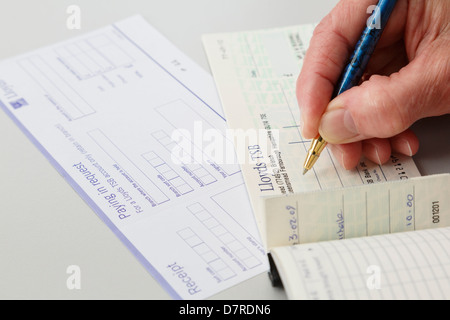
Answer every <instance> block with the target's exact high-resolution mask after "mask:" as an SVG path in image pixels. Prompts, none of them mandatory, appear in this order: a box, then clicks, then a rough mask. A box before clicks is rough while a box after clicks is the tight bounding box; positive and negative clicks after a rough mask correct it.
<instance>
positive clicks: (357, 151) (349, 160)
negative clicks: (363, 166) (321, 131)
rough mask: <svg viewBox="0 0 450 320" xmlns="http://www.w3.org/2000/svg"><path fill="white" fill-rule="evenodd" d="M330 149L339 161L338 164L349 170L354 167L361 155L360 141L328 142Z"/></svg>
mask: <svg viewBox="0 0 450 320" xmlns="http://www.w3.org/2000/svg"><path fill="white" fill-rule="evenodd" d="M327 148H329V149H330V151H331V152H332V153H333V156H334V157H335V158H336V159H337V161H339V163H340V165H341V166H342V167H343V168H344V169H346V170H351V169H354V168H355V167H356V166H357V165H358V162H359V160H360V159H361V155H362V152H361V151H362V143H361V142H354V143H348V144H337V145H334V144H328V147H327Z"/></svg>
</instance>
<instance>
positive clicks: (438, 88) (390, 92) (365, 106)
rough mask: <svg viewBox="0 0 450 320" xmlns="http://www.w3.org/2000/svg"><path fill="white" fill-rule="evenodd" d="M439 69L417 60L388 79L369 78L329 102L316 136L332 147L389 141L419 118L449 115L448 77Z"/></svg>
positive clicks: (384, 77) (379, 77)
mask: <svg viewBox="0 0 450 320" xmlns="http://www.w3.org/2000/svg"><path fill="white" fill-rule="evenodd" d="M421 60H422V61H421ZM445 60H447V59H444V61H445ZM441 61H442V60H441ZM438 64H440V63H438ZM440 67H442V65H440V66H433V64H430V62H429V61H426V60H425V61H423V59H420V58H419V59H415V60H414V61H413V62H412V63H410V64H409V65H407V66H406V67H404V68H403V69H401V70H400V71H399V72H398V73H394V74H392V75H391V76H389V77H387V76H372V77H371V78H370V79H369V80H368V81H366V82H364V83H363V84H362V85H361V86H359V87H354V88H352V89H350V90H348V91H346V92H344V93H342V94H341V95H339V96H338V97H336V98H335V99H334V100H333V101H331V102H330V104H329V105H328V107H327V109H326V111H325V113H324V114H323V116H322V118H321V122H320V126H319V133H320V135H321V136H322V137H323V138H324V139H325V140H326V141H327V142H329V143H333V144H343V143H349V142H355V141H360V140H365V139H369V138H389V137H392V136H395V135H397V134H399V133H401V132H403V131H405V130H406V129H407V128H409V127H410V126H411V125H412V124H413V123H414V122H415V121H417V120H419V119H421V118H424V117H428V116H436V115H441V114H444V113H448V112H450V110H448V109H449V107H448V102H449V89H448V75H446V73H445V72H444V75H442V69H441V71H439V68H440ZM445 69H446V68H444V70H445Z"/></svg>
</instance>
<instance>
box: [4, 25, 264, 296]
mask: <svg viewBox="0 0 450 320" xmlns="http://www.w3.org/2000/svg"><path fill="white" fill-rule="evenodd" d="M0 74H1V77H0V87H1V89H2V90H0V106H1V108H2V109H3V110H4V111H5V112H6V113H7V114H8V115H9V116H10V117H11V118H12V119H13V121H15V123H16V124H17V125H18V126H19V127H20V128H21V129H22V130H23V131H24V133H25V134H26V135H27V136H28V138H29V139H30V140H31V141H33V143H34V144H35V145H36V146H37V147H38V148H39V149H40V150H41V151H42V153H43V154H44V155H45V156H46V157H47V159H48V160H49V161H50V162H51V163H52V164H53V165H54V167H55V168H56V169H57V170H58V171H59V172H60V173H61V174H62V175H63V176H64V177H65V178H66V180H67V181H68V182H69V183H70V185H71V186H72V187H73V188H74V189H75V190H76V191H77V192H78V193H79V194H80V196H81V197H82V198H83V199H84V200H85V201H86V202H87V203H88V204H89V205H90V206H91V208H92V209H93V210H94V211H95V213H96V214H97V215H98V216H99V217H100V218H101V219H102V220H103V221H104V222H105V223H106V224H107V225H108V226H109V227H110V228H111V230H112V231H113V232H114V233H115V234H116V235H117V236H118V237H119V238H120V239H121V240H122V241H123V243H124V244H125V245H127V247H128V248H129V249H130V250H131V251H132V252H133V253H134V254H135V256H136V257H137V259H138V260H139V261H140V262H141V263H142V264H143V265H144V266H145V267H146V268H147V269H148V271H149V272H150V273H151V274H152V275H153V276H154V277H155V278H156V279H157V280H158V281H159V282H160V283H161V285H162V286H164V288H165V289H167V291H168V292H169V293H170V294H171V296H172V297H173V298H175V299H204V298H207V297H210V296H211V295H214V294H216V293H218V292H220V291H222V290H224V289H227V288H229V287H231V286H233V285H235V284H238V283H240V282H242V281H244V280H246V279H249V278H251V277H253V276H255V275H258V274H260V273H262V272H265V271H267V262H266V255H265V252H264V250H263V245H262V244H261V240H260V238H259V234H258V231H257V227H256V224H255V221H254V218H253V213H252V209H251V205H250V201H249V199H248V195H247V191H246V188H245V185H244V180H243V177H242V174H241V171H240V167H239V164H238V163H236V162H235V161H230V159H232V160H234V158H233V156H231V157H230V155H229V150H233V149H232V148H231V149H230V145H231V142H230V139H228V138H227V136H226V130H227V129H226V124H225V119H224V116H223V112H222V109H221V106H220V101H219V98H218V96H217V93H216V89H215V86H214V82H213V79H212V77H211V76H210V75H209V74H208V73H206V72H205V71H204V70H202V69H201V68H200V67H198V66H197V65H196V64H194V63H193V62H192V61H191V60H190V59H189V58H187V57H186V56H185V55H184V54H183V53H182V52H180V51H179V50H178V49H177V48H175V47H174V46H173V45H172V44H171V43H170V42H169V41H168V40H167V39H165V38H164V37H163V36H162V35H160V34H159V33H158V32H157V31H156V30H154V29H153V28H152V27H151V26H150V25H149V24H148V23H147V22H145V21H144V19H143V18H142V17H140V16H136V17H132V18H129V19H127V20H124V21H121V22H118V23H116V24H113V25H110V26H108V27H105V28H102V29H99V30H97V31H94V32H91V33H88V34H86V35H83V36H81V37H77V38H74V39H71V40H68V41H64V42H61V43H58V44H55V45H52V46H49V47H46V48H43V49H40V50H36V51H33V52H30V53H27V54H24V55H21V56H18V57H15V58H12V59H8V60H5V61H3V62H1V63H0ZM211 137H213V138H214V139H215V140H214V141H216V142H218V141H219V142H220V143H216V144H215V145H214V146H213V145H211V143H210V142H211ZM217 145H220V146H222V147H223V150H225V151H227V152H228V154H222V158H220V157H218V156H217V155H218V153H220V152H217V151H218V150H217ZM212 148H216V150H214V151H215V152H211V149H212ZM225 153H226V152H225ZM221 160H223V161H221Z"/></svg>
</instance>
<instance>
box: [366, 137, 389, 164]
mask: <svg viewBox="0 0 450 320" xmlns="http://www.w3.org/2000/svg"><path fill="white" fill-rule="evenodd" d="M362 153H363V155H364V156H365V157H366V158H367V159H369V160H371V161H372V162H374V163H376V164H379V165H382V164H383V163H385V162H387V161H388V160H389V157H390V156H391V144H390V142H389V140H388V139H380V138H373V139H368V140H364V141H363V142H362Z"/></svg>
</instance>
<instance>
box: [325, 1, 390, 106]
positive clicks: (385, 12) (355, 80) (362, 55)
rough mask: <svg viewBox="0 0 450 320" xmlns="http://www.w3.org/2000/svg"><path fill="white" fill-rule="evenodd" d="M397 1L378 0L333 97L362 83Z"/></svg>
mask: <svg viewBox="0 0 450 320" xmlns="http://www.w3.org/2000/svg"><path fill="white" fill-rule="evenodd" d="M396 3H397V0H380V1H379V2H378V4H377V6H376V7H375V9H374V11H373V13H372V15H371V16H370V18H369V19H368V20H367V26H366V28H365V30H364V31H363V33H362V35H361V37H360V39H359V41H358V43H357V44H356V47H355V50H354V52H353V55H352V56H351V57H350V59H349V63H348V64H347V67H346V68H345V70H344V72H343V73H342V76H341V78H340V80H339V82H338V85H337V86H336V89H335V91H334V93H333V98H335V97H336V96H338V95H340V94H341V93H343V92H345V91H347V90H348V89H350V88H352V87H354V86H356V85H358V84H359V83H360V81H361V79H362V76H363V74H364V71H365V70H366V68H367V65H368V63H369V60H370V57H371V55H372V53H373V52H374V51H375V48H376V46H377V44H378V41H379V40H380V38H381V34H382V33H383V30H384V28H385V27H386V25H387V23H388V20H389V17H390V16H391V13H392V11H393V10H394V8H395V5H396Z"/></svg>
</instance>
